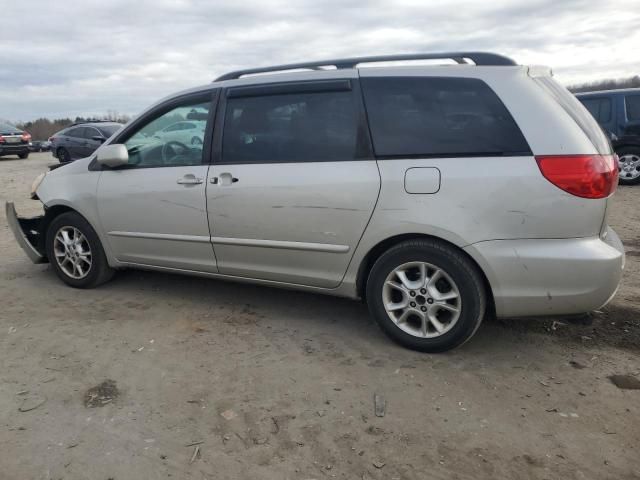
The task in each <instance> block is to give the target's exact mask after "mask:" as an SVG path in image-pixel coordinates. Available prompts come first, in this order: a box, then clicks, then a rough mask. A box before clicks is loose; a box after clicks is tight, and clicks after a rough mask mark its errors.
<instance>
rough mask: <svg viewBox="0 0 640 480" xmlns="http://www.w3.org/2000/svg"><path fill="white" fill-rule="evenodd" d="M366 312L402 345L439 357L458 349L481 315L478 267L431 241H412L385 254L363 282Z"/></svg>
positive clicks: (481, 288)
mask: <svg viewBox="0 0 640 480" xmlns="http://www.w3.org/2000/svg"><path fill="white" fill-rule="evenodd" d="M366 295H367V303H368V305H369V310H370V312H371V314H372V315H373V317H374V318H375V320H376V322H377V323H378V325H380V327H381V328H382V330H383V331H384V332H385V333H386V334H387V335H389V336H390V337H391V338H392V339H393V340H395V341H396V342H398V343H400V344H401V345H403V346H405V347H408V348H411V349H413V350H419V351H422V352H443V351H446V350H450V349H453V348H456V347H458V346H460V345H462V344H463V343H464V342H466V341H467V340H469V339H470V338H471V337H472V336H473V334H474V333H475V332H476V330H477V329H478V327H479V326H480V323H481V322H482V319H483V317H484V314H485V308H486V292H485V288H484V283H483V280H482V277H481V274H480V273H479V271H478V269H477V267H476V266H475V265H474V264H473V263H472V262H471V261H470V260H469V259H468V258H467V257H466V256H465V255H464V254H463V253H462V252H460V251H457V250H456V249H454V248H453V247H449V246H447V245H445V244H443V243H440V242H437V241H434V240H426V239H425V240H411V241H407V242H403V243H400V244H398V245H396V246H394V247H392V248H391V249H389V250H388V251H387V252H385V253H384V254H383V255H382V256H381V257H380V258H379V259H378V260H377V261H376V263H375V264H374V266H373V268H372V269H371V272H370V274H369V279H368V281H367V291H366Z"/></svg>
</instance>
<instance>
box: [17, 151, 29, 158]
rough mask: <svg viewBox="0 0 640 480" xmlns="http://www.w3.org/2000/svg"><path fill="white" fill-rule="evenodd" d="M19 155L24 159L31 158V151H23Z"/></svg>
mask: <svg viewBox="0 0 640 480" xmlns="http://www.w3.org/2000/svg"><path fill="white" fill-rule="evenodd" d="M18 157H19V158H21V159H23V160H24V159H25V158H29V152H27V153H21V154H20V155H18Z"/></svg>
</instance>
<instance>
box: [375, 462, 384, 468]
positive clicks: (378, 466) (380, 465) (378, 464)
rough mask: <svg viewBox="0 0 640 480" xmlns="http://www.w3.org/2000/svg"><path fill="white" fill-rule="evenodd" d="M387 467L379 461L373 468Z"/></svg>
mask: <svg viewBox="0 0 640 480" xmlns="http://www.w3.org/2000/svg"><path fill="white" fill-rule="evenodd" d="M385 465H386V463H384V462H381V461H377V462H373V466H374V467H376V468H382V467H384V466H385Z"/></svg>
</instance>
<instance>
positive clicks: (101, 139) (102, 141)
mask: <svg viewBox="0 0 640 480" xmlns="http://www.w3.org/2000/svg"><path fill="white" fill-rule="evenodd" d="M91 140H95V141H96V142H100V143H104V141H105V140H106V138H104V137H103V136H102V135H95V136H93V137H91Z"/></svg>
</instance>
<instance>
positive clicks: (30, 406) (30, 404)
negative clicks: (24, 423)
mask: <svg viewBox="0 0 640 480" xmlns="http://www.w3.org/2000/svg"><path fill="white" fill-rule="evenodd" d="M46 401H47V397H40V396H38V395H36V396H34V397H30V398H25V399H24V400H23V401H22V404H21V405H20V407H18V411H20V412H30V411H31V410H35V409H36V408H38V407H41V406H42V405H44V404H45V402H46Z"/></svg>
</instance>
